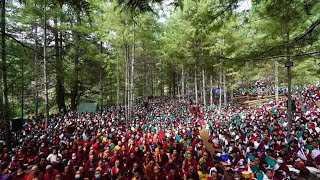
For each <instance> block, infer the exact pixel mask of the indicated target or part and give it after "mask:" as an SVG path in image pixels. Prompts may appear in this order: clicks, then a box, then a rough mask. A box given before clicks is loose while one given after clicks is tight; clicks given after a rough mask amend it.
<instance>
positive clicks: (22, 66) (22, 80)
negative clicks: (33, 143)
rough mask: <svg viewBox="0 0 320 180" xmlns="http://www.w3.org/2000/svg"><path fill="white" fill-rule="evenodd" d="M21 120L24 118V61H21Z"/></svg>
mask: <svg viewBox="0 0 320 180" xmlns="http://www.w3.org/2000/svg"><path fill="white" fill-rule="evenodd" d="M21 87H22V88H21V118H22V119H23V116H24V112H23V110H24V59H23V58H22V59H21Z"/></svg>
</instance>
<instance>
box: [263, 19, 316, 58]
mask: <svg viewBox="0 0 320 180" xmlns="http://www.w3.org/2000/svg"><path fill="white" fill-rule="evenodd" d="M319 25H320V16H319V17H318V19H317V20H316V21H315V22H313V23H312V24H311V25H310V26H309V28H308V29H307V30H306V31H305V32H304V33H302V34H300V35H298V36H296V37H295V38H293V39H291V40H289V41H285V42H283V43H281V44H279V45H276V46H273V47H271V48H269V49H268V50H267V51H265V52H263V54H264V53H266V52H269V51H272V50H274V49H278V48H280V47H283V46H287V45H291V44H293V43H295V42H297V41H299V40H301V39H303V38H305V37H306V36H307V35H309V34H311V33H312V31H314V29H315V28H316V27H317V26H319Z"/></svg>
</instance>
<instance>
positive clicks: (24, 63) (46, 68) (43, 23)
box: [0, 0, 320, 125]
mask: <svg viewBox="0 0 320 180" xmlns="http://www.w3.org/2000/svg"><path fill="white" fill-rule="evenodd" d="M5 2H6V3H5ZM250 2H251V1H250ZM4 3H5V6H4ZM161 3H162V1H161V0H159V1H151V0H144V1H137V0H128V1H120V0H119V1H108V0H87V1H84V0H82V1H73V0H64V1H59V3H56V1H52V0H28V1H18V0H12V1H5V0H2V1H1V8H2V18H1V22H2V23H1V28H2V31H1V32H2V61H1V68H2V71H1V73H2V81H1V86H2V97H1V100H2V102H3V106H1V108H0V110H1V112H2V117H1V118H2V120H8V119H9V118H10V117H11V118H12V117H15V116H24V117H25V118H26V117H31V116H35V117H38V116H39V115H40V114H44V115H45V114H46V113H45V112H46V109H48V110H49V111H50V112H51V113H55V112H58V111H64V110H66V109H68V108H71V109H74V110H76V109H77V107H78V105H79V103H80V102H99V103H100V104H103V105H111V104H113V105H114V104H122V105H126V106H127V108H126V109H127V112H126V117H127V120H128V125H129V122H130V117H131V116H130V114H131V112H132V111H133V107H134V103H135V102H136V101H143V100H146V99H147V98H149V99H150V98H153V97H155V96H164V95H169V96H173V97H177V98H180V100H189V99H192V100H193V101H194V102H195V103H199V104H205V105H212V104H215V105H217V106H219V108H222V106H225V105H227V104H229V103H230V102H231V101H232V98H233V92H234V91H236V90H239V89H244V90H245V91H247V94H249V93H250V91H251V87H252V83H254V82H255V81H256V80H258V79H261V78H264V81H265V82H266V86H268V87H273V86H275V87H278V86H279V85H281V84H284V83H286V78H287V76H286V69H285V67H284V63H285V61H287V58H291V60H292V61H293V62H294V67H293V83H294V84H300V83H313V82H314V81H316V80H319V78H320V66H319V63H320V61H319V54H320V52H319V49H320V41H319V34H320V32H319V31H320V28H319V24H320V16H319V14H320V2H319V1H315V0H314V1H313V0H309V1H300V0H293V1H290V3H288V1H283V2H278V1H252V7H251V8H249V9H248V10H245V11H241V10H239V4H241V3H243V1H237V0H235V1H218V0H183V1H181V0H179V1H174V2H173V3H172V4H170V5H169V6H168V7H165V8H164V9H165V11H168V12H166V14H167V15H168V14H170V16H169V17H166V18H165V19H166V20H165V21H164V22H163V21H160V20H159V19H164V17H162V15H161V14H162V13H161V9H162V8H161V7H162V4H161ZM4 20H5V21H4ZM213 89H215V90H218V91H220V93H214V92H213ZM221 92H222V93H221ZM265 93H267V94H271V91H270V92H265ZM46 95H47V96H46ZM46 97H47V98H46ZM227 97H228V98H227ZM46 99H47V102H46ZM3 122H8V121H3Z"/></svg>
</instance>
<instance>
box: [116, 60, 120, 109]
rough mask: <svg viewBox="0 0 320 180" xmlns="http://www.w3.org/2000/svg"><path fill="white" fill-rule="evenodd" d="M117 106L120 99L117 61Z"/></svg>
mask: <svg viewBox="0 0 320 180" xmlns="http://www.w3.org/2000/svg"><path fill="white" fill-rule="evenodd" d="M116 76H117V100H116V101H117V105H118V104H119V97H120V73H119V60H118V61H117V74H116Z"/></svg>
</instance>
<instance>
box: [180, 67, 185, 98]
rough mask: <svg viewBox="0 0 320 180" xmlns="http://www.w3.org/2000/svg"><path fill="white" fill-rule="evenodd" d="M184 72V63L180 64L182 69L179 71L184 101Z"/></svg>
mask: <svg viewBox="0 0 320 180" xmlns="http://www.w3.org/2000/svg"><path fill="white" fill-rule="evenodd" d="M184 83H185V72H184V65H183V64H182V71H181V96H182V101H184V96H185V85H184Z"/></svg>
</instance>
